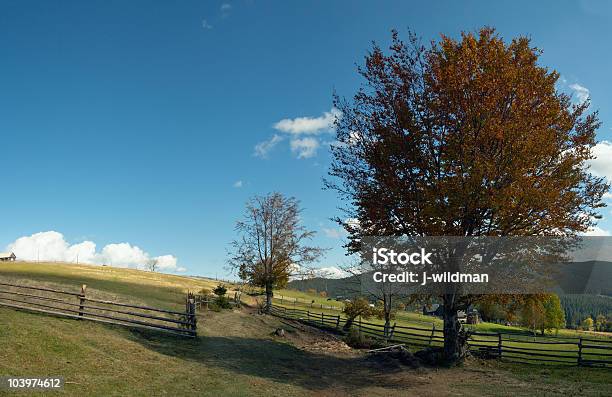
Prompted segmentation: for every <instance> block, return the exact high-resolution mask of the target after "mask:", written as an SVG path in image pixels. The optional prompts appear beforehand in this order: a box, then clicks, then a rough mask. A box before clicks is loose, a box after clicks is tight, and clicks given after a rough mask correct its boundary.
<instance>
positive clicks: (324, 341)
mask: <svg viewBox="0 0 612 397" xmlns="http://www.w3.org/2000/svg"><path fill="white" fill-rule="evenodd" d="M0 278H2V279H3V280H11V281H19V282H20V283H31V284H36V285H38V286H42V285H46V286H49V287H51V286H53V287H59V288H62V289H70V288H78V286H80V285H81V284H82V283H86V284H87V285H88V290H89V289H91V290H92V291H94V292H95V293H96V294H97V296H100V297H105V298H114V299H116V300H119V301H129V302H133V303H140V304H147V305H151V306H156V307H164V308H167V309H169V310H171V309H177V308H179V307H181V305H182V304H183V299H184V296H185V293H186V292H187V290H195V291H197V290H199V289H201V288H211V287H212V286H214V285H215V284H216V282H214V281H212V280H202V279H192V278H189V277H181V276H172V275H163V274H157V273H150V272H141V271H135V270H127V269H116V268H110V267H98V266H74V265H60V264H23V263H15V264H7V265H6V266H5V265H4V264H3V265H0ZM92 293H93V292H92ZM280 321H281V320H280V319H278V318H275V317H272V316H266V315H259V314H257V313H256V310H253V309H251V308H249V307H245V308H243V309H240V310H238V309H236V310H225V311H221V312H218V313H217V312H200V313H199V314H198V336H197V338H195V339H188V338H180V337H176V336H172V335H166V334H163V333H159V332H153V331H141V330H136V329H130V328H125V327H120V326H111V325H104V324H98V323H93V322H86V321H78V320H72V319H65V318H59V317H52V316H46V315H41V314H34V313H28V312H23V311H16V310H13V309H8V308H0V345H1V346H3V349H1V350H0V374H3V375H13V376H45V375H47V376H64V377H65V379H66V382H67V383H66V386H65V389H64V390H62V391H60V392H59V393H57V394H61V395H74V396H76V395H79V396H80V395H105V396H106V395H110V396H125V395H138V396H140V395H142V396H157V395H205V396H219V395H223V396H264V395H265V396H325V395H334V396H344V395H363V396H366V395H367V396H410V395H441V396H445V395H458V394H461V395H483V394H487V395H499V396H510V395H512V396H529V395H533V394H542V395H559V394H563V395H577V394H580V395H592V396H596V395H605V393H607V391H608V390H609V389H610V387H612V379H611V375H610V371H608V370H601V369H594V368H576V367H573V368H562V367H554V366H551V367H547V368H538V367H533V366H529V367H528V368H529V369H525V368H526V367H525V366H521V365H516V364H502V363H498V362H496V361H486V360H469V361H468V362H467V363H466V364H465V365H464V366H462V367H460V368H452V369H435V368H420V369H417V370H412V369H407V368H394V367H389V366H384V365H381V363H377V362H372V361H370V360H368V357H367V355H366V354H365V353H364V352H362V351H356V350H352V349H344V348H340V347H342V346H343V343H342V342H341V341H338V340H337V339H335V337H333V336H330V335H329V334H326V333H324V332H321V331H318V330H316V329H312V330H310V329H307V330H305V331H301V330H290V329H288V330H287V334H286V336H285V337H277V336H275V335H273V331H274V330H275V329H276V328H278V327H285V325H283V324H282V323H281V322H280ZM334 346H335V347H337V348H334ZM0 393H3V391H0ZM25 394H26V393H22V394H20V393H11V395H25Z"/></svg>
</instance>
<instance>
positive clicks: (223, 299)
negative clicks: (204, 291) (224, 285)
mask: <svg viewBox="0 0 612 397" xmlns="http://www.w3.org/2000/svg"><path fill="white" fill-rule="evenodd" d="M213 304H214V305H216V306H218V307H219V309H231V308H232V305H231V304H230V300H229V298H228V297H227V296H225V295H221V296H217V297H216V298H215V300H214V301H213Z"/></svg>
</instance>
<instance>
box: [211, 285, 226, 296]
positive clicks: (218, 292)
mask: <svg viewBox="0 0 612 397" xmlns="http://www.w3.org/2000/svg"><path fill="white" fill-rule="evenodd" d="M213 293H214V294H215V295H217V296H219V297H221V296H225V294H226V293H227V288H225V285H223V284H219V285H217V287H216V288H215V289H214V290H213Z"/></svg>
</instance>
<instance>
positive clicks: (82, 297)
mask: <svg viewBox="0 0 612 397" xmlns="http://www.w3.org/2000/svg"><path fill="white" fill-rule="evenodd" d="M86 289H87V285H85V284H83V285H82V286H81V294H80V295H79V316H81V317H83V306H84V305H85V290H86Z"/></svg>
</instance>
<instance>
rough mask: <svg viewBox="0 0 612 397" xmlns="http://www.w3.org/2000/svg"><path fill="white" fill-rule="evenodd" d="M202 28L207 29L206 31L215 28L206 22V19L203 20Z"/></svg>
mask: <svg viewBox="0 0 612 397" xmlns="http://www.w3.org/2000/svg"><path fill="white" fill-rule="evenodd" d="M202 28H204V29H206V30H210V29H212V28H213V26H212V25H211V24H210V23H208V21H206V19H202Z"/></svg>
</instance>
